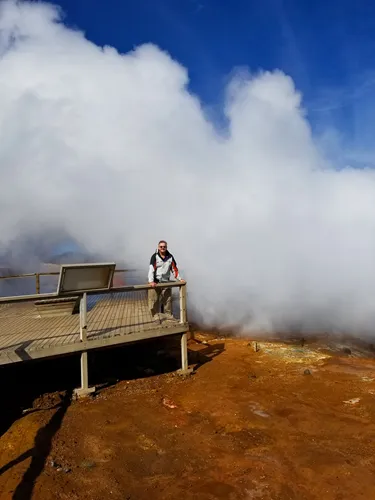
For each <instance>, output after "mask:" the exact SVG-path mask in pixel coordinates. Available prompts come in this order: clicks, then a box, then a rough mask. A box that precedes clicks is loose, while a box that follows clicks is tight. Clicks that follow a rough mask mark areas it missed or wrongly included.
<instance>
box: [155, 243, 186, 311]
mask: <svg viewBox="0 0 375 500" xmlns="http://www.w3.org/2000/svg"><path fill="white" fill-rule="evenodd" d="M171 271H172V273H173V275H174V277H175V280H173V281H181V283H185V281H184V280H182V279H181V277H180V274H179V272H178V268H177V264H176V261H175V260H174V257H173V255H172V254H171V253H169V252H168V245H167V242H166V241H164V240H161V241H159V244H158V250H157V252H155V253H154V254H153V255H152V256H151V259H150V267H149V270H148V283H149V285H151V286H152V289H150V290H149V291H148V307H149V309H150V311H151V315H152V317H153V319H154V320H158V319H159V316H158V313H159V312H160V311H159V309H160V306H163V309H164V316H165V317H166V318H167V319H173V316H172V289H171V288H155V287H156V285H157V284H158V283H167V282H169V281H171V280H170V275H171Z"/></svg>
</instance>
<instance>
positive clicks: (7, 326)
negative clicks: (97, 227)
mask: <svg viewBox="0 0 375 500" xmlns="http://www.w3.org/2000/svg"><path fill="white" fill-rule="evenodd" d="M158 287H162V288H164V287H172V288H173V287H178V288H179V292H180V293H179V298H180V300H179V302H180V314H179V318H178V319H174V320H168V319H166V318H165V317H164V315H163V314H159V315H158V318H159V319H158V320H157V321H155V320H154V319H153V318H152V317H151V313H150V311H149V309H148V300H147V290H148V289H149V288H150V287H149V285H134V286H124V287H119V288H112V289H110V290H108V291H106V292H105V293H103V292H100V293H95V292H94V293H93V294H90V293H88V294H87V314H86V318H87V319H86V325H82V319H80V318H81V317H82V315H81V316H80V314H79V304H80V302H82V300H86V294H84V296H82V295H81V296H78V297H77V296H74V294H73V293H72V294H70V295H71V297H69V294H68V297H64V298H59V297H56V294H37V295H32V296H20V297H4V298H0V365H8V364H11V363H19V362H25V361H29V360H35V359H40V358H51V357H54V356H61V355H66V354H70V353H77V352H80V353H82V355H81V356H82V357H81V376H82V389H85V391H86V392H87V390H88V381H87V378H88V373H87V352H88V351H90V350H92V349H101V348H105V347H110V346H116V345H123V344H126V343H129V342H138V341H142V340H147V339H152V338H157V337H164V336H169V335H180V336H181V356H182V371H185V372H186V371H187V370H188V364H187V332H188V330H189V325H188V323H187V318H186V284H185V283H180V282H171V283H163V284H160V285H158ZM75 295H77V294H75ZM64 302H65V303H67V304H68V306H69V302H70V306H69V307H70V308H71V310H70V311H69V307H68V310H64V307H65V304H64ZM75 303H76V304H75ZM77 305H78V307H77ZM74 306H75V307H74ZM48 307H50V310H48ZM65 309H66V307H65ZM77 311H78V313H77ZM90 392H91V391H90Z"/></svg>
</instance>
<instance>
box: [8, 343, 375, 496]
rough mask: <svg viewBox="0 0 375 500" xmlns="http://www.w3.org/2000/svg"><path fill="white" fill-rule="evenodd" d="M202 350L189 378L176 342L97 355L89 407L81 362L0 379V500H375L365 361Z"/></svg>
mask: <svg viewBox="0 0 375 500" xmlns="http://www.w3.org/2000/svg"><path fill="white" fill-rule="evenodd" d="M196 338H197V341H193V340H191V341H190V343H189V348H190V360H191V362H192V364H194V365H195V366H196V372H195V374H194V375H192V376H191V377H189V378H185V379H183V378H180V377H179V376H178V375H175V373H174V372H173V371H172V370H174V369H175V368H177V367H178V346H175V345H171V340H169V343H168V344H166V343H165V342H163V341H158V342H156V343H149V344H140V345H138V346H136V347H133V348H132V347H127V348H124V349H115V350H108V351H105V352H104V353H98V354H96V355H95V357H92V358H93V359H92V373H93V375H92V377H93V379H95V380H93V382H97V383H99V382H103V381H105V382H106V383H107V385H106V387H102V388H100V389H99V392H98V395H97V396H96V397H95V398H94V399H88V400H85V401H72V400H71V396H70V394H71V389H72V388H73V387H75V386H77V385H78V375H79V370H78V366H79V365H78V358H77V359H76V358H65V359H60V360H57V361H56V360H54V361H46V362H42V363H31V364H28V365H27V366H25V367H22V368H20V367H14V366H13V367H10V368H4V369H2V370H1V371H0V376H1V387H2V391H3V393H2V406H1V416H0V436H1V437H0V498H1V499H4V500H5V499H16V500H25V499H26V500H27V499H30V498H32V499H38V500H47V499H48V500H50V499H69V500H74V499H90V500H102V499H107V498H108V499H116V500H120V499H121V500H138V499H149V498H150V499H151V498H152V499H163V500H169V499H170V500H172V499H173V500H175V499H183V500H185V499H186V500H190V499H194V500H196V499H197V500H200V499H202V500H206V499H207V500H208V499H228V500H237V499H246V500H253V499H264V500H266V499H267V500H268V499H269V500H271V499H272V500H287V499H296V500H315V499H319V500H323V499H324V500H331V499H332V500H346V499H350V500H353V499H366V500H370V499H373V498H375V371H374V369H375V359H374V355H373V353H372V351H371V349H370V348H368V349H367V350H366V352H363V351H360V350H359V348H354V347H353V346H350V349H351V350H348V349H346V350H345V349H344V350H343V349H342V346H340V347H339V348H338V349H337V351H336V352H334V351H332V350H329V349H326V348H325V346H324V345H323V343H317V342H314V343H313V342H312V341H311V342H307V343H306V344H304V345H302V344H303V343H301V342H297V341H295V342H289V343H263V342H260V350H259V352H256V351H255V350H254V347H253V345H252V343H251V342H249V340H246V339H233V338H225V339H221V338H214V335H208V334H207V335H203V334H198V335H197V336H196ZM347 345H348V344H347ZM171 352H172V356H170V353H171ZM66 388H68V389H69V390H63V389H66Z"/></svg>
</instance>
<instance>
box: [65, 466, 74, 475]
mask: <svg viewBox="0 0 375 500" xmlns="http://www.w3.org/2000/svg"><path fill="white" fill-rule="evenodd" d="M71 470H72V469H69V467H64V472H65V474H68V473H69V472H71Z"/></svg>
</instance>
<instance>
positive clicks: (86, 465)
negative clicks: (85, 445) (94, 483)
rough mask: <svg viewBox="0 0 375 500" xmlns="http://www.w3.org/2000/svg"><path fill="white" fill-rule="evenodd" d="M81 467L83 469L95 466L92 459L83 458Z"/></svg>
mask: <svg viewBox="0 0 375 500" xmlns="http://www.w3.org/2000/svg"><path fill="white" fill-rule="evenodd" d="M81 467H83V468H84V469H93V468H94V467H95V462H93V461H92V460H84V461H83V462H81Z"/></svg>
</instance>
